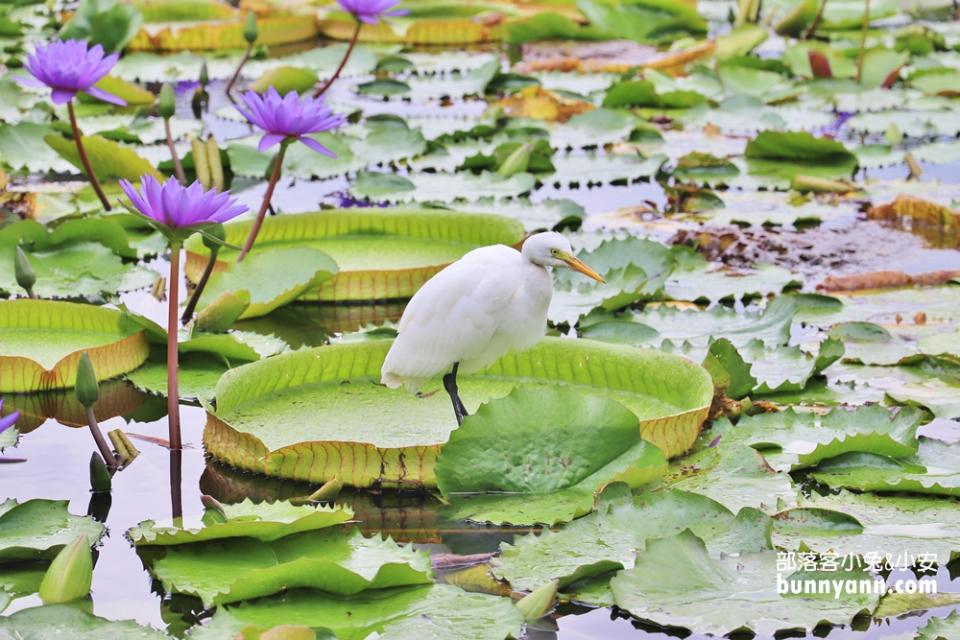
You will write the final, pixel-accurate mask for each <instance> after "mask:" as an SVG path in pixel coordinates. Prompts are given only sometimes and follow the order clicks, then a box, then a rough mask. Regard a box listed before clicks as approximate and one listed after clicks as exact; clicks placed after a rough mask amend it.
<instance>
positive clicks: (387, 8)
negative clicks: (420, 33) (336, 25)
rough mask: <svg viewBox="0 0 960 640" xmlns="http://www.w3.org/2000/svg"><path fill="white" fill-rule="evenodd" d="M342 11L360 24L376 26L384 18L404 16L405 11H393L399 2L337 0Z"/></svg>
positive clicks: (406, 12) (384, 0) (388, 0)
mask: <svg viewBox="0 0 960 640" xmlns="http://www.w3.org/2000/svg"><path fill="white" fill-rule="evenodd" d="M337 2H338V3H340V6H341V7H343V10H344V11H346V12H348V13H350V14H351V15H353V17H354V18H356V19H357V20H359V21H360V22H365V23H367V24H377V22H379V21H380V20H382V19H383V18H385V17H391V18H392V17H396V16H405V15H407V14H408V13H410V12H409V11H407V10H406V9H394V7H395V6H397V5H398V4H400V0H337Z"/></svg>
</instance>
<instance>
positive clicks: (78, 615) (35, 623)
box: [0, 604, 169, 640]
mask: <svg viewBox="0 0 960 640" xmlns="http://www.w3.org/2000/svg"><path fill="white" fill-rule="evenodd" d="M6 631H9V632H11V633H12V634H15V635H11V636H10V637H11V638H18V640H19V639H22V640H45V639H46V638H50V637H51V636H54V637H55V636H57V635H60V636H62V637H64V638H71V639H73V640H101V639H102V638H110V639H111V640H165V639H166V638H168V637H169V636H167V634H165V633H163V632H161V631H157V630H156V629H151V628H150V627H141V626H140V625H138V624H137V623H136V622H134V621H132V620H123V621H116V620H107V619H105V618H98V617H97V616H94V615H93V614H91V613H88V612H86V611H84V610H83V609H79V608H77V607H74V606H71V605H65V604H59V605H50V606H44V607H31V608H29V609H23V610H21V611H17V612H16V613H14V614H13V615H11V616H9V617H6V618H2V617H0V633H2V632H6Z"/></svg>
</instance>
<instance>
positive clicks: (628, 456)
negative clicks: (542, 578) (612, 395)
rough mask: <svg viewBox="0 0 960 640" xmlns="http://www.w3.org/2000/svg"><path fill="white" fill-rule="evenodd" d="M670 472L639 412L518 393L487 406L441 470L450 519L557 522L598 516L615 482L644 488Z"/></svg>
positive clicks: (446, 450)
mask: <svg viewBox="0 0 960 640" xmlns="http://www.w3.org/2000/svg"><path fill="white" fill-rule="evenodd" d="M665 470H666V462H665V460H664V458H663V454H662V452H660V451H659V450H658V449H656V448H655V447H652V446H650V445H649V444H648V443H646V442H644V441H642V440H641V439H640V432H639V430H638V429H637V417H636V416H635V415H634V414H633V413H632V412H631V411H630V410H628V409H627V408H626V407H624V406H623V405H622V404H620V403H618V402H615V401H614V400H611V399H609V398H606V397H604V396H599V395H585V394H577V393H571V392H570V391H569V390H567V389H562V388H559V387H546V388H541V389H526V388H524V387H518V388H516V389H514V390H513V391H511V392H510V394H508V395H507V396H504V397H503V398H498V399H496V400H492V401H490V402H489V403H486V404H483V405H481V406H480V408H479V409H478V410H477V412H476V413H474V414H472V415H470V416H468V417H467V418H466V419H465V420H464V422H463V425H461V426H460V428H458V429H456V430H455V431H453V432H452V433H451V434H450V439H449V441H448V442H447V443H446V444H445V445H444V446H443V448H442V450H441V452H440V455H439V457H438V458H437V462H436V466H435V471H436V474H437V487H438V488H439V489H440V491H441V492H442V493H443V495H444V496H445V497H446V498H448V499H449V500H450V501H451V502H452V507H451V509H450V510H449V512H448V513H449V515H450V516H451V517H458V518H467V519H470V520H477V521H493V522H500V521H506V522H510V523H511V524H536V523H541V522H542V523H545V524H550V525H552V524H555V523H557V522H565V521H568V520H572V519H573V518H576V517H578V516H581V515H583V514H584V513H588V512H589V511H591V510H592V509H593V504H594V500H595V496H597V495H598V494H599V493H600V492H601V491H603V489H604V487H606V486H607V485H609V484H611V483H613V482H625V483H626V484H628V485H629V486H631V487H638V486H640V485H641V484H644V483H647V482H650V481H652V480H655V479H657V478H658V477H659V476H660V475H662V474H663V472H664V471H665ZM462 494H463V495H462Z"/></svg>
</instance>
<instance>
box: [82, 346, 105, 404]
mask: <svg viewBox="0 0 960 640" xmlns="http://www.w3.org/2000/svg"><path fill="white" fill-rule="evenodd" d="M76 391H77V400H79V401H80V404H82V405H83V406H85V407H87V408H88V409H89V408H90V407H92V406H93V403H94V402H96V401H97V398H99V397H100V385H99V384H98V383H97V374H96V373H95V372H94V370H93V363H92V362H90V356H89V355H88V354H87V352H86V351H84V352H83V355H82V356H80V362H79V363H78V364H77V385H76Z"/></svg>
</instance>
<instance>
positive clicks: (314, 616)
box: [190, 584, 523, 640]
mask: <svg viewBox="0 0 960 640" xmlns="http://www.w3.org/2000/svg"><path fill="white" fill-rule="evenodd" d="M282 624H285V625H291V624H295V625H304V626H307V627H310V628H312V629H316V630H318V631H325V632H327V633H330V634H333V635H335V636H336V637H337V638H339V639H340V640H363V639H364V638H368V637H370V635H371V634H373V633H378V634H380V637H385V638H393V639H395V640H441V639H442V640H506V638H510V637H512V638H516V637H519V636H520V631H521V628H522V626H523V616H521V615H520V612H519V611H518V610H517V609H516V607H514V606H513V603H512V602H511V601H510V599H509V598H501V597H498V596H492V595H487V594H484V593H468V592H466V591H463V590H462V589H459V588H457V587H453V586H449V585H442V584H437V585H423V586H418V587H410V588H408V587H403V588H394V589H378V590H375V591H364V592H362V593H360V594H358V595H354V596H347V597H337V596H334V595H328V594H324V593H321V592H319V591H306V590H294V591H291V592H289V593H287V594H286V595H284V596H283V597H272V598H262V599H260V600H257V601H256V602H250V603H243V604H239V605H234V606H229V605H228V606H226V607H221V608H219V609H218V610H217V613H216V615H215V616H214V617H213V619H212V620H210V621H209V624H205V625H203V626H202V627H199V628H197V629H196V630H195V631H194V632H193V633H192V634H191V636H190V638H191V640H221V639H222V638H232V637H235V636H236V634H237V633H239V632H241V631H243V630H244V629H245V628H253V629H257V630H266V629H269V628H272V627H275V626H277V625H282Z"/></svg>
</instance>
